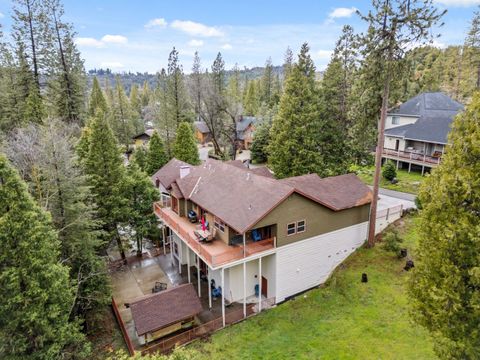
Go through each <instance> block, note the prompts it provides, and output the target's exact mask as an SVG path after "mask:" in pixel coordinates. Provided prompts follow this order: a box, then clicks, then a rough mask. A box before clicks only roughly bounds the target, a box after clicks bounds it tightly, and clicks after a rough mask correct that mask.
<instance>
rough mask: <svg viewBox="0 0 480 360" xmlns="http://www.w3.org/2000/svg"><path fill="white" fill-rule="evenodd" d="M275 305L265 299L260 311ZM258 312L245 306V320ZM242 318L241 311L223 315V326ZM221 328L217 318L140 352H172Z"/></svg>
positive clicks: (221, 325) (253, 307)
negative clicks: (175, 348) (177, 347)
mask: <svg viewBox="0 0 480 360" xmlns="http://www.w3.org/2000/svg"><path fill="white" fill-rule="evenodd" d="M273 304H275V299H274V298H272V299H266V300H263V301H262V309H268V308H269V307H271V306H272V305H273ZM257 312H258V304H247V318H248V317H250V316H253V315H255V314H256V313H257ZM243 319H245V318H244V314H243V309H238V310H234V311H230V312H227V313H226V314H225V325H231V324H234V323H237V322H239V321H242V320H243ZM222 327H223V319H222V318H221V317H220V318H217V319H214V320H212V321H209V322H207V323H205V324H202V325H199V326H197V327H194V328H192V329H190V330H187V331H184V332H182V333H180V334H178V335H175V336H172V337H169V338H166V339H162V340H160V341H159V342H156V343H154V344H152V345H150V346H149V347H147V348H145V349H143V350H142V355H145V354H151V353H154V352H161V353H166V352H168V351H170V350H172V349H173V348H174V347H175V346H180V345H184V344H187V343H189V342H191V341H193V340H195V339H199V338H202V337H205V336H207V335H210V334H212V333H213V332H215V331H217V330H220V329H221V328H222Z"/></svg>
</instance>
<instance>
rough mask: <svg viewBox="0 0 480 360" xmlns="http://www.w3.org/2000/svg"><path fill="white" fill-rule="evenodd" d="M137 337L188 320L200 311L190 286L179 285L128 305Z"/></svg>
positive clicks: (197, 300)
mask: <svg viewBox="0 0 480 360" xmlns="http://www.w3.org/2000/svg"><path fill="white" fill-rule="evenodd" d="M130 309H131V311H132V317H133V321H134V323H135V329H136V331H137V335H138V336H142V335H145V334H148V333H151V332H154V331H157V330H159V329H162V328H164V327H166V326H168V325H172V324H175V323H177V322H179V321H182V320H185V319H188V318H190V317H192V316H195V315H197V314H198V313H200V312H201V311H202V304H201V303H200V299H199V298H198V295H197V293H196V292H195V288H194V287H193V285H192V284H184V285H180V286H177V287H174V288H171V289H168V290H165V291H162V292H159V293H157V294H153V295H151V296H149V297H147V298H142V299H140V300H137V301H134V302H132V303H130Z"/></svg>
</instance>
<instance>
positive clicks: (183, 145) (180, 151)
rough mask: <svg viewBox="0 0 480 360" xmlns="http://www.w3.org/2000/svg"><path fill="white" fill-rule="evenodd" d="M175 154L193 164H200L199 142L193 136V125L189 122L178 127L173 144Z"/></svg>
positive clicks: (177, 157)
mask: <svg viewBox="0 0 480 360" xmlns="http://www.w3.org/2000/svg"><path fill="white" fill-rule="evenodd" d="M173 156H174V157H175V158H176V159H178V160H182V161H185V162H186V163H188V164H191V165H198V164H200V158H199V156H198V148H197V142H196V141H195V137H194V136H193V130H192V127H191V125H190V124H189V123H187V122H183V123H181V124H180V126H179V127H178V131H177V136H176V138H175V143H174V144H173ZM157 170H158V169H157Z"/></svg>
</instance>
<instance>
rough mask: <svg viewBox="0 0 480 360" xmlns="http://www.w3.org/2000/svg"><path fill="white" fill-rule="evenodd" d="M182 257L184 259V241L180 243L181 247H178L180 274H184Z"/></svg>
mask: <svg viewBox="0 0 480 360" xmlns="http://www.w3.org/2000/svg"><path fill="white" fill-rule="evenodd" d="M182 257H183V240H182V241H180V246H179V247H178V273H179V274H180V275H181V274H182Z"/></svg>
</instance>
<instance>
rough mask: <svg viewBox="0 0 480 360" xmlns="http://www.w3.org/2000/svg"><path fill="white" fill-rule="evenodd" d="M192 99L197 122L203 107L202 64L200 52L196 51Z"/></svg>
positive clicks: (193, 67)
mask: <svg viewBox="0 0 480 360" xmlns="http://www.w3.org/2000/svg"><path fill="white" fill-rule="evenodd" d="M191 77H192V86H191V89H192V98H193V104H194V106H193V108H194V111H195V118H196V120H199V119H200V108H201V106H202V63H201V61H200V56H199V55H198V51H195V55H194V57H193V66H192V75H191Z"/></svg>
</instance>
